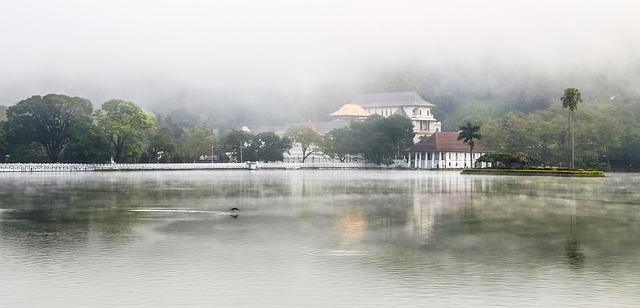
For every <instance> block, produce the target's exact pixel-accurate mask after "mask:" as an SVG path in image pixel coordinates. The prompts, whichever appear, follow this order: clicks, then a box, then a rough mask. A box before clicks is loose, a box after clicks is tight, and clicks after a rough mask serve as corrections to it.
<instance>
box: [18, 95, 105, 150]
mask: <svg viewBox="0 0 640 308" xmlns="http://www.w3.org/2000/svg"><path fill="white" fill-rule="evenodd" d="M92 110H93V107H92V105H91V102H90V101H89V100H87V99H84V98H80V97H69V96H66V95H60V94H48V95H45V96H44V97H43V96H39V95H35V96H32V97H30V98H28V99H25V100H23V101H20V102H18V103H17V104H15V105H14V106H11V107H9V108H8V109H7V122H6V124H5V125H6V126H5V127H6V129H7V133H8V135H9V136H10V138H11V141H12V142H13V143H16V144H29V143H31V142H36V143H39V144H41V145H42V146H43V147H44V149H45V151H46V154H47V159H48V160H49V162H58V161H59V160H60V153H61V152H62V150H63V149H64V147H65V145H66V144H67V143H69V141H70V139H71V137H72V135H73V134H74V131H75V130H76V129H77V127H78V125H79V124H80V123H81V122H83V121H88V119H89V115H90V114H91V112H92Z"/></svg>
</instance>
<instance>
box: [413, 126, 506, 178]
mask: <svg viewBox="0 0 640 308" xmlns="http://www.w3.org/2000/svg"><path fill="white" fill-rule="evenodd" d="M458 135H459V133H457V132H435V133H433V134H432V135H431V136H430V137H429V138H427V139H426V140H423V141H421V142H419V143H416V144H414V145H413V146H412V147H410V148H409V149H408V151H409V163H410V165H411V167H413V168H416V169H461V168H470V167H474V166H471V165H470V164H471V161H473V162H474V163H475V161H476V160H477V159H478V158H480V156H482V155H484V154H486V153H490V152H493V151H491V150H489V149H488V148H486V147H484V146H481V145H476V146H474V147H473V152H472V153H469V145H468V144H466V143H464V142H463V141H462V140H458ZM478 167H483V168H484V167H486V163H482V164H480V165H479V166H478Z"/></svg>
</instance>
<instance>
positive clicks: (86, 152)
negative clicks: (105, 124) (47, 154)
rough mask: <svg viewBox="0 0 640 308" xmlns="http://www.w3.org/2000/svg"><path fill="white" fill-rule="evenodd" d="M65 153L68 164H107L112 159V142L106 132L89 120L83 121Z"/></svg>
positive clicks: (64, 156)
mask: <svg viewBox="0 0 640 308" xmlns="http://www.w3.org/2000/svg"><path fill="white" fill-rule="evenodd" d="M78 128H79V129H78V130H77V131H76V132H75V133H74V134H73V136H72V137H71V140H70V141H69V145H68V146H67V147H66V148H65V149H64V151H63V159H62V160H63V161H64V162H67V163H107V162H109V161H110V159H111V156H112V155H111V141H110V140H109V136H107V135H106V134H105V132H104V130H102V129H100V128H98V127H97V126H95V125H93V123H92V122H91V121H90V119H89V118H87V120H85V121H82V122H81V123H80V124H79V126H78Z"/></svg>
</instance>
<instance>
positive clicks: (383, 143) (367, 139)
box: [331, 115, 414, 165]
mask: <svg viewBox="0 0 640 308" xmlns="http://www.w3.org/2000/svg"><path fill="white" fill-rule="evenodd" d="M331 136H332V140H333V147H332V149H333V152H334V155H335V156H337V157H339V158H340V160H341V161H344V159H345V157H346V156H347V155H361V156H362V157H363V158H364V159H366V160H367V161H369V162H371V163H374V164H378V165H380V164H386V165H389V164H391V163H392V162H393V158H394V157H397V156H398V155H399V153H400V152H401V151H403V150H404V149H406V148H407V147H410V146H411V145H413V137H414V133H413V124H412V123H411V120H409V119H406V118H404V117H402V116H399V115H392V116H390V117H387V118H385V117H383V116H381V115H372V116H369V117H368V118H367V119H365V120H364V121H356V122H353V123H351V124H350V125H349V126H348V127H345V128H341V129H335V130H332V131H331Z"/></svg>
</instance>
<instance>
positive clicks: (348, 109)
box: [330, 104, 370, 117]
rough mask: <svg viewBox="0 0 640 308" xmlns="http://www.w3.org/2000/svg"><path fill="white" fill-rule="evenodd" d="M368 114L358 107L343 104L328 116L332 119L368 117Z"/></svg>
mask: <svg viewBox="0 0 640 308" xmlns="http://www.w3.org/2000/svg"><path fill="white" fill-rule="evenodd" d="M369 115H370V113H368V112H367V111H366V110H364V109H363V108H362V107H360V106H359V105H355V104H344V105H342V107H340V109H338V111H336V112H334V113H332V114H330V116H332V117H368V116H369Z"/></svg>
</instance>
